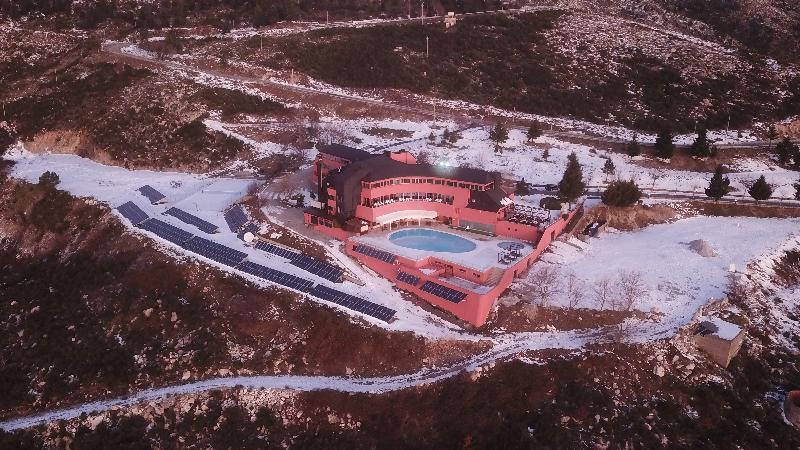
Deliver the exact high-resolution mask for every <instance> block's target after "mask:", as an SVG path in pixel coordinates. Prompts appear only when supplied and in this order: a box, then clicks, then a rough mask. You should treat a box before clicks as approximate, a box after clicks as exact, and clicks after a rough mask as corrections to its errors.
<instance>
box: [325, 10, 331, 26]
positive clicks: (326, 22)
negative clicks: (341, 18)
mask: <svg viewBox="0 0 800 450" xmlns="http://www.w3.org/2000/svg"><path fill="white" fill-rule="evenodd" d="M329 24H330V21H329V19H328V11H325V25H329Z"/></svg>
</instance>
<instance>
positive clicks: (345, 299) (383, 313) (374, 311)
mask: <svg viewBox="0 0 800 450" xmlns="http://www.w3.org/2000/svg"><path fill="white" fill-rule="evenodd" d="M310 294H311V295H313V296H314V297H317V298H320V299H322V300H327V301H329V302H332V303H336V304H337V305H339V306H343V307H345V308H348V309H352V310H354V311H358V312H360V313H362V314H366V315H368V316H371V317H374V318H376V319H379V320H382V321H384V322H388V321H389V320H390V319H391V318H392V317H393V316H394V315H395V313H396V312H397V311H395V310H393V309H391V308H387V307H385V306H383V305H379V304H377V303H372V302H370V301H367V300H364V299H363V298H358V297H356V296H354V295H350V294H346V293H344V292H341V291H337V290H336V289H331V288H329V287H327V286H323V285H321V284H318V285H316V286H315V287H314V289H312V290H311V292H310Z"/></svg>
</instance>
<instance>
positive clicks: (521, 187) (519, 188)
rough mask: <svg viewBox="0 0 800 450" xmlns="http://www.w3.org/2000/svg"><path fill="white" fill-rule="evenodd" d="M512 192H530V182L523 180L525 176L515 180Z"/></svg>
mask: <svg viewBox="0 0 800 450" xmlns="http://www.w3.org/2000/svg"><path fill="white" fill-rule="evenodd" d="M514 193H515V194H517V195H530V194H531V184H530V183H528V182H526V181H525V178H523V179H521V180H519V181H517V185H516V188H515V189H514Z"/></svg>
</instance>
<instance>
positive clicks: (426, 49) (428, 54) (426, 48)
mask: <svg viewBox="0 0 800 450" xmlns="http://www.w3.org/2000/svg"><path fill="white" fill-rule="evenodd" d="M428 49H429V47H428V36H425V59H428V56H430V53H429V52H428Z"/></svg>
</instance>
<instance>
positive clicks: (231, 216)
mask: <svg viewBox="0 0 800 450" xmlns="http://www.w3.org/2000/svg"><path fill="white" fill-rule="evenodd" d="M223 216H224V217H225V222H226V223H227V224H228V228H230V229H231V231H233V232H234V233H238V232H239V230H241V229H242V228H243V227H244V225H245V224H246V223H247V222H248V221H249V220H250V219H248V218H247V214H245V212H244V210H243V209H242V207H241V206H239V205H235V206H234V207H232V208H230V209H229V210H227V211H225V214H223Z"/></svg>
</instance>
